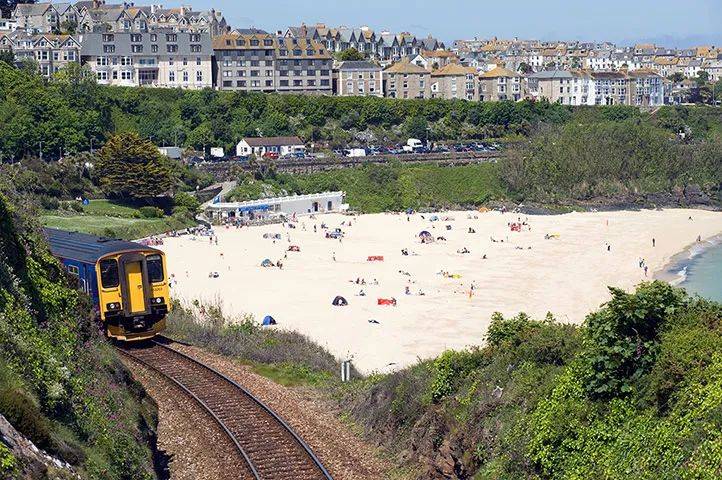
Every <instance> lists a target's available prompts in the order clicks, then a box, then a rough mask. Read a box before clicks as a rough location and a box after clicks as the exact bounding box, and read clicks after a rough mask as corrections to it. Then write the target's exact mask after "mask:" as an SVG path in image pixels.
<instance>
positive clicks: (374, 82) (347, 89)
mask: <svg viewBox="0 0 722 480" xmlns="http://www.w3.org/2000/svg"><path fill="white" fill-rule="evenodd" d="M334 84H335V86H334V93H335V94H336V95H339V96H342V97H347V96H361V97H368V96H372V97H383V96H384V90H383V82H382V79H381V67H380V66H378V65H376V64H375V63H372V62H367V61H346V62H341V63H340V64H339V65H338V67H337V68H336V78H334Z"/></svg>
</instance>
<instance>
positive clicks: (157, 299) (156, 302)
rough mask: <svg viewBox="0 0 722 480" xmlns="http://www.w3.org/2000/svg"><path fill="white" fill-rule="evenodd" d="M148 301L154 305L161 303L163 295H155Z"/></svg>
mask: <svg viewBox="0 0 722 480" xmlns="http://www.w3.org/2000/svg"><path fill="white" fill-rule="evenodd" d="M150 303H154V304H156V305H160V304H161V303H163V297H155V298H151V299H150Z"/></svg>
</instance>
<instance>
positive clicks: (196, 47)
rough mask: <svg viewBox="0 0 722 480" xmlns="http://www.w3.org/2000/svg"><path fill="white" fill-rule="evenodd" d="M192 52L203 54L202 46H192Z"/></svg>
mask: <svg viewBox="0 0 722 480" xmlns="http://www.w3.org/2000/svg"><path fill="white" fill-rule="evenodd" d="M191 52H193V53H200V52H201V46H200V45H191Z"/></svg>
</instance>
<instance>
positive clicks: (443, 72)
mask: <svg viewBox="0 0 722 480" xmlns="http://www.w3.org/2000/svg"><path fill="white" fill-rule="evenodd" d="M475 73H476V69H475V68H473V67H465V66H463V65H459V64H458V63H449V64H447V65H444V66H443V67H441V68H440V69H438V70H435V71H433V72H431V76H432V77H445V76H461V75H464V76H465V75H469V74H471V75H473V74H475Z"/></svg>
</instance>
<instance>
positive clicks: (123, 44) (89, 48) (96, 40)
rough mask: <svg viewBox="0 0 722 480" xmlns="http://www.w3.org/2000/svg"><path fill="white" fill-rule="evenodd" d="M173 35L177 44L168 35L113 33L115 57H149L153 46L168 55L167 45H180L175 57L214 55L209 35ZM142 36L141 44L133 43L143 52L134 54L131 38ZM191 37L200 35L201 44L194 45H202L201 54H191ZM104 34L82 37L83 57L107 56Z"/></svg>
mask: <svg viewBox="0 0 722 480" xmlns="http://www.w3.org/2000/svg"><path fill="white" fill-rule="evenodd" d="M171 34H172V35H177V37H176V38H177V39H178V41H177V42H168V41H167V37H166V33H155V32H150V33H145V32H144V33H140V32H133V33H130V32H113V33H112V35H113V36H114V37H113V42H112V43H113V45H115V52H114V55H120V56H148V55H152V48H151V45H158V52H159V54H160V55H168V53H166V52H167V49H166V44H168V43H172V44H175V45H178V51H177V52H175V53H173V55H186V56H188V57H200V56H204V55H212V54H213V49H212V47H211V37H210V35H208V34H207V33H191V32H172V33H171ZM131 35H140V38H141V41H140V42H132V44H133V45H139V44H140V45H142V46H143V51H142V52H133V49H132V47H131V41H130V36H131ZM151 35H157V41H155V42H151ZM191 35H200V41H199V42H193V44H194V45H200V47H201V51H200V52H191V48H190V45H191V42H190V36H191ZM102 36H103V34H101V33H85V34H83V35H82V42H81V43H82V48H81V50H80V53H81V55H90V56H101V55H107V53H105V52H104V51H103V41H102V40H103V38H102Z"/></svg>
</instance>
